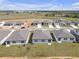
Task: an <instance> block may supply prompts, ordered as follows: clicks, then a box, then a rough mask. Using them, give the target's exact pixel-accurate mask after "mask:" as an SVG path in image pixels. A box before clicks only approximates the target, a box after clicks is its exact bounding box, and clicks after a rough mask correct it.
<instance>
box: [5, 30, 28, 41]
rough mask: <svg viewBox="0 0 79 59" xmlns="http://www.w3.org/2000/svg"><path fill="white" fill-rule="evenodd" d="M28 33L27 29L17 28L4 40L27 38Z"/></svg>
mask: <svg viewBox="0 0 79 59" xmlns="http://www.w3.org/2000/svg"><path fill="white" fill-rule="evenodd" d="M28 33H29V31H28V30H17V31H15V32H14V33H13V34H12V35H11V36H10V37H9V38H8V39H7V40H6V41H14V40H15V41H18V40H19V41H20V40H27V36H28Z"/></svg>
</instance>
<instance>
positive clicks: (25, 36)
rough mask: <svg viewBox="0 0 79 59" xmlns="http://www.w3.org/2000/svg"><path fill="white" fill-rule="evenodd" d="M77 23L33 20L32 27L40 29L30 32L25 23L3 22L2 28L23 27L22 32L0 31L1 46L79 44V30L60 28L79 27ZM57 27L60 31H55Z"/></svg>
mask: <svg viewBox="0 0 79 59" xmlns="http://www.w3.org/2000/svg"><path fill="white" fill-rule="evenodd" d="M78 24H79V23H78V22H76V21H74V22H73V21H72V22H71V21H66V20H42V21H40V20H33V21H32V22H31V27H33V26H34V27H38V28H39V29H35V30H30V28H25V27H26V25H27V23H26V25H24V22H22V21H21V22H1V23H0V27H2V26H5V27H6V26H12V27H13V26H14V27H21V28H20V29H22V30H16V29H9V30H6V29H0V44H1V45H20V44H21V45H24V44H28V43H33V44H38V43H39V44H41V43H47V44H51V43H53V42H55V41H56V42H58V43H62V42H79V29H78V28H75V29H72V28H70V29H65V28H60V27H59V25H60V26H71V25H74V26H79V25H78ZM42 26H49V27H50V28H52V29H51V30H43V29H42V28H41V27H42ZM53 26H56V27H57V28H60V29H54V27H53Z"/></svg>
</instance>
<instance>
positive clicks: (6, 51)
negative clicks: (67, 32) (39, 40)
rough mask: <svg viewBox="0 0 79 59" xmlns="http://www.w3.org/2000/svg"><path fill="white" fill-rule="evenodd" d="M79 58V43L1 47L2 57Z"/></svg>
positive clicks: (0, 53) (0, 54) (0, 55)
mask: <svg viewBox="0 0 79 59" xmlns="http://www.w3.org/2000/svg"><path fill="white" fill-rule="evenodd" d="M9 56H10V57H14V56H15V57H23V56H28V57H29V56H32V57H40V56H41V57H52V56H71V57H79V43H61V44H59V43H55V42H54V43H52V45H51V46H49V45H48V44H28V45H25V46H20V45H19V46H10V47H6V46H0V57H9Z"/></svg>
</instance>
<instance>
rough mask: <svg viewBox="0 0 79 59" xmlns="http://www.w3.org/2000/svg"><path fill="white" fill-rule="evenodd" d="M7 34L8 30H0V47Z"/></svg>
mask: <svg viewBox="0 0 79 59" xmlns="http://www.w3.org/2000/svg"><path fill="white" fill-rule="evenodd" d="M9 33H10V31H9V30H0V45H1V44H3V43H4V41H5V40H4V39H5V37H6V36H7V35H8V34H9Z"/></svg>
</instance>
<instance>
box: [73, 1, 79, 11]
mask: <svg viewBox="0 0 79 59" xmlns="http://www.w3.org/2000/svg"><path fill="white" fill-rule="evenodd" d="M72 8H73V9H75V10H79V2H76V3H73V4H72Z"/></svg>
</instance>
